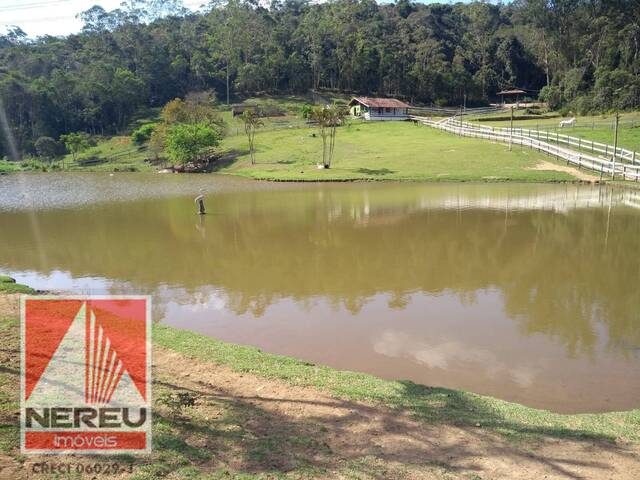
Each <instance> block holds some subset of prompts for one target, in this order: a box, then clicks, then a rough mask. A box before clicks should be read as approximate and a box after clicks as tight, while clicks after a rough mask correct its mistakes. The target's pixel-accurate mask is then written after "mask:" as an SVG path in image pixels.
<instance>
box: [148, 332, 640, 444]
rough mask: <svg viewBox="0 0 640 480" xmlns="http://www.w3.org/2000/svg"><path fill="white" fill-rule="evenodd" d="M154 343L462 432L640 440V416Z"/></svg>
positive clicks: (167, 335)
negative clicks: (537, 404)
mask: <svg viewBox="0 0 640 480" xmlns="http://www.w3.org/2000/svg"><path fill="white" fill-rule="evenodd" d="M154 342H155V343H156V344H158V345H161V346H163V347H165V348H169V349H171V350H175V351H177V352H180V353H183V354H185V355H188V356H190V357H193V358H195V359H198V360H201V361H206V362H215V363H218V364H224V365H228V366H229V367H231V368H232V369H233V370H235V371H237V372H239V373H251V374H254V375H257V376H260V377H264V378H269V379H278V380H284V381H285V382H288V383H291V384H293V385H297V386H304V387H316V388H319V389H321V390H325V391H327V392H329V393H331V394H332V395H335V396H336V397H339V398H346V399H349V400H360V401H368V402H379V403H382V404H384V405H385V406H387V407H390V408H393V409H398V408H400V409H408V410H410V411H411V412H413V413H414V414H415V415H417V416H418V417H419V418H420V419H421V420H424V421H427V422H430V423H431V422H443V423H449V424H454V425H458V426H477V425H481V426H482V427H483V428H485V429H490V430H495V431H496V432H498V433H500V434H503V435H508V436H510V437H514V438H526V437H536V436H554V437H589V438H606V439H609V440H634V441H635V440H640V410H633V411H630V412H621V413H602V414H578V415H561V414H555V413H552V412H548V411H544V410H537V409H533V408H529V407H525V406H523V405H518V404H515V403H510V402H505V401H502V400H498V399H496V398H492V397H486V396H481V395H476V394H473V393H469V392H464V391H460V390H451V389H447V388H435V387H428V386H424V385H417V384H414V383H412V382H410V381H388V380H382V379H380V378H377V377H374V376H371V375H367V374H363V373H355V372H347V371H339V370H334V369H332V368H329V367H324V366H321V365H314V364H310V363H307V362H303V361H300V360H296V359H293V358H289V357H285V356H279V355H272V354H269V353H264V352H262V351H260V350H259V349H257V348H253V347H246V346H241V345H234V344H229V343H225V342H222V341H219V340H215V339H212V338H209V337H205V336H202V335H199V334H196V333H192V332H189V331H186V330H176V329H173V328H170V327H165V326H162V325H157V326H155V327H154Z"/></svg>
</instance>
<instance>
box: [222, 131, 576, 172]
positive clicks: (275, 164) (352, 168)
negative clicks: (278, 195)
mask: <svg viewBox="0 0 640 480" xmlns="http://www.w3.org/2000/svg"><path fill="white" fill-rule="evenodd" d="M317 132H318V130H317V128H310V127H306V128H289V129H279V130H268V131H262V132H259V133H258V134H257V135H256V140H255V141H256V148H257V152H256V165H251V163H250V159H249V153H248V147H247V140H246V137H245V136H244V135H235V136H229V137H227V138H226V139H225V140H224V142H223V144H222V147H223V149H224V150H226V152H227V153H226V155H225V157H223V160H222V161H221V163H222V164H223V165H222V166H221V167H220V168H219V170H218V171H220V172H222V173H228V174H235V175H241V176H245V177H250V178H255V179H261V180H301V181H320V180H336V181H338V180H430V181H506V180H512V181H529V182H546V181H569V180H574V178H573V177H572V176H571V175H568V174H566V173H562V172H554V171H541V170H532V169H531V168H532V167H534V166H535V165H536V164H537V163H538V162H539V161H540V160H542V159H547V157H545V156H543V155H542V154H539V153H536V152H533V151H529V150H526V149H514V151H513V152H509V151H508V149H507V147H506V146H504V145H498V144H493V143H490V142H486V141H483V140H477V139H468V138H460V137H456V136H454V135H451V134H448V133H445V132H440V131H437V130H434V129H431V128H427V127H424V126H417V125H414V124H412V123H410V122H375V123H363V122H354V123H353V124H351V125H350V126H348V127H341V128H339V129H338V132H337V137H336V147H335V156H334V160H333V162H332V165H331V168H330V169H328V170H318V169H317V168H316V164H317V162H319V161H320V157H321V156H322V140H321V139H320V137H319V135H318V133H317Z"/></svg>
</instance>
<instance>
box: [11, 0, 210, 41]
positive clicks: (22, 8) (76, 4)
mask: <svg viewBox="0 0 640 480" xmlns="http://www.w3.org/2000/svg"><path fill="white" fill-rule="evenodd" d="M121 2H122V0H0V32H4V31H6V28H7V27H9V26H12V25H16V26H18V27H20V28H22V30H24V31H25V33H27V35H29V36H30V37H38V36H42V35H68V34H70V33H77V32H79V31H80V29H81V28H82V22H81V21H80V20H78V19H77V18H75V16H76V15H77V14H78V13H80V12H83V11H85V10H88V9H89V8H91V7H92V6H94V5H100V6H101V7H102V8H104V9H105V10H107V11H109V10H113V9H115V8H118V7H119V6H120V3H121ZM183 3H184V5H185V6H186V7H188V8H190V9H192V10H197V8H198V7H199V6H200V5H202V4H203V3H206V0H183Z"/></svg>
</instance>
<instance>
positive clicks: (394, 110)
mask: <svg viewBox="0 0 640 480" xmlns="http://www.w3.org/2000/svg"><path fill="white" fill-rule="evenodd" d="M409 108H411V105H409V104H407V103H404V102H402V101H400V100H398V99H396V98H372V97H355V98H353V100H351V102H349V111H350V112H351V115H353V116H354V117H362V118H364V119H365V120H406V119H408V118H409Z"/></svg>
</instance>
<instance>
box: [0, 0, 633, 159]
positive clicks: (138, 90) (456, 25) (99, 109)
mask: <svg viewBox="0 0 640 480" xmlns="http://www.w3.org/2000/svg"><path fill="white" fill-rule="evenodd" d="M80 18H81V19H82V21H83V22H84V28H83V30H82V32H81V33H79V34H74V35H69V36H67V37H63V38H60V37H52V36H45V37H41V38H38V39H36V40H31V39H29V38H27V37H26V35H25V34H24V32H22V31H21V30H20V29H19V28H13V29H10V30H9V31H8V32H7V33H6V34H4V35H2V36H0V129H2V130H3V131H4V132H5V134H4V135H2V136H0V158H2V157H3V156H7V157H13V156H16V155H19V154H20V153H30V152H34V151H35V148H36V147H35V143H36V141H37V140H38V139H39V138H40V137H43V136H44V137H51V138H54V139H57V138H59V137H60V135H64V134H68V133H70V132H76V131H85V132H87V133H92V134H112V133H116V132H119V131H122V130H123V129H125V128H126V126H127V125H128V123H129V122H130V121H131V119H132V117H133V116H134V115H135V114H136V113H137V112H139V111H140V110H141V109H144V108H147V107H157V106H162V105H164V104H165V103H167V102H168V101H170V100H171V99H173V98H176V97H184V96H185V95H186V94H187V93H188V92H191V91H205V90H211V91H214V92H215V93H216V96H217V98H218V99H219V101H220V102H221V103H230V102H234V101H237V100H238V99H239V98H242V97H244V96H246V95H255V94H260V93H294V92H307V91H309V90H310V89H313V90H318V89H331V90H333V91H336V92H344V93H357V94H368V95H380V96H396V97H400V98H403V99H405V100H407V101H409V102H413V103H416V104H425V105H429V104H435V105H460V104H462V103H464V102H466V103H467V105H481V104H486V103H487V102H489V101H492V100H495V99H496V93H497V92H498V91H499V90H501V89H505V88H513V87H518V88H522V89H525V90H526V91H527V92H529V96H530V97H531V98H538V96H540V98H541V99H543V100H545V101H547V102H548V103H549V106H550V107H551V108H564V109H567V110H573V111H574V112H576V113H587V112H597V111H603V110H610V109H614V108H617V109H633V108H638V106H639V104H640V76H639V73H640V0H514V1H512V2H510V3H504V4H492V3H488V2H471V3H456V4H421V3H413V2H410V1H408V0H397V1H396V2H395V3H388V4H387V3H385V4H378V3H377V2H375V1H374V0H330V1H328V2H324V3H311V2H309V1H307V0H284V1H282V0H273V1H272V2H271V3H270V4H269V5H268V6H264V4H263V3H258V2H257V1H255V0H227V1H221V0H214V1H212V2H211V3H210V4H209V5H208V6H207V8H206V9H204V10H203V11H202V12H200V13H192V12H190V11H188V10H186V9H185V8H184V7H183V6H182V4H181V2H180V1H179V0H170V1H159V0H128V1H127V2H125V3H123V5H122V7H121V8H119V9H116V10H113V11H105V10H104V9H102V8H101V7H99V6H95V7H92V8H91V9H89V10H87V11H85V12H82V13H81V14H80ZM7 130H9V131H10V132H11V135H10V136H8V135H6V131H7ZM9 137H10V138H9Z"/></svg>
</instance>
